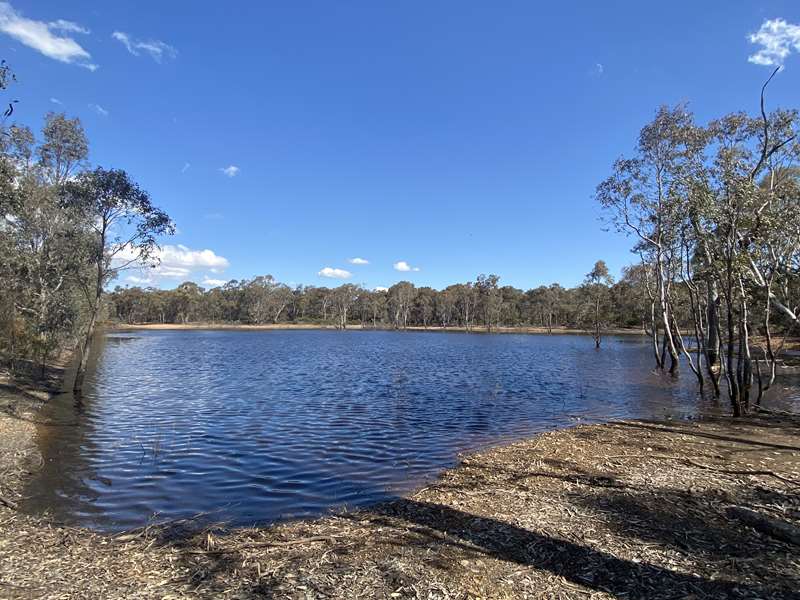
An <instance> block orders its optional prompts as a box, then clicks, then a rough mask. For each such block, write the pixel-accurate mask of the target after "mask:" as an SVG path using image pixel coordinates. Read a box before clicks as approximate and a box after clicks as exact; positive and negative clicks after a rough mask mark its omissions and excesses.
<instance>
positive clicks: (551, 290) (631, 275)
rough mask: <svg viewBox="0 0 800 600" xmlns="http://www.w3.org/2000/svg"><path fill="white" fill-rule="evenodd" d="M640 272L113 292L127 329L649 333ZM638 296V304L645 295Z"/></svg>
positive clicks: (247, 283) (115, 313) (115, 310)
mask: <svg viewBox="0 0 800 600" xmlns="http://www.w3.org/2000/svg"><path fill="white" fill-rule="evenodd" d="M637 273H638V268H633V269H629V270H626V271H625V276H624V277H623V278H622V279H621V280H620V281H619V282H618V283H612V279H611V277H610V275H609V273H608V269H607V267H606V265H605V263H604V262H603V261H598V262H597V263H596V264H595V266H594V268H593V269H592V271H591V273H590V274H589V275H587V277H586V281H585V282H584V283H583V284H581V285H579V286H577V287H574V288H571V289H568V288H564V287H562V286H561V285H559V284H557V283H554V284H552V285H550V286H540V287H537V288H534V289H529V290H527V291H523V290H521V289H518V288H515V287H512V286H501V285H500V278H499V277H498V276H497V275H479V276H478V277H477V278H476V280H475V281H470V282H466V283H458V284H454V285H450V286H448V287H446V288H444V289H442V290H436V289H433V288H431V287H417V286H415V285H414V284H413V283H411V282H409V281H400V282H398V283H396V284H394V285H393V286H392V287H390V288H388V289H387V290H369V289H366V288H364V287H362V286H360V285H354V284H349V283H348V284H344V285H340V286H338V287H333V288H329V287H318V286H303V285H299V286H295V287H290V286H288V285H286V284H283V283H280V282H278V281H276V280H275V279H274V278H273V277H272V276H271V275H264V276H259V277H255V278H253V279H249V280H241V281H238V280H233V281H229V282H228V283H226V284H224V285H222V286H219V287H214V288H211V289H205V288H203V287H201V286H199V285H198V284H196V283H194V282H191V281H187V282H185V283H182V284H181V285H179V286H177V287H176V288H175V289H172V290H161V289H155V288H141V287H116V288H115V289H114V291H112V292H111V293H110V294H109V309H110V313H109V315H110V317H111V318H112V319H114V320H116V321H118V322H120V323H127V324H136V323H181V324H185V323H198V322H200V323H243V324H253V325H263V324H277V323H322V324H330V325H334V326H336V327H338V328H340V329H345V328H346V327H347V326H348V325H352V324H358V325H361V326H362V327H373V328H387V327H388V328H394V329H407V328H408V327H461V328H464V329H466V330H467V331H471V330H475V329H478V328H480V329H483V330H486V331H493V330H496V329H497V328H499V327H504V326H505V327H516V326H523V325H527V326H535V327H542V328H546V329H548V330H552V329H553V328H554V327H561V326H567V327H575V328H581V329H585V330H586V331H587V332H591V333H592V334H593V335H595V336H596V341H597V344H598V346H599V343H600V339H601V335H602V332H603V331H604V330H605V329H607V328H608V327H610V326H612V325H613V326H618V327H642V326H643V324H644V323H645V321H644V317H645V308H646V306H645V302H644V295H643V294H644V291H643V289H642V288H641V285H640V283H639V280H638V279H637ZM637 298H638V299H637Z"/></svg>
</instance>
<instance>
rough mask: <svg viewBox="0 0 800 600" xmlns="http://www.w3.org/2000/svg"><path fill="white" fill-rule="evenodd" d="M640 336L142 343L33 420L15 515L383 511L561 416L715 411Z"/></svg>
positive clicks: (109, 360)
mask: <svg viewBox="0 0 800 600" xmlns="http://www.w3.org/2000/svg"><path fill="white" fill-rule="evenodd" d="M649 350H650V349H649V346H648V344H647V342H646V341H645V340H643V339H640V338H609V339H607V340H606V341H605V347H604V348H603V349H602V350H600V351H596V350H595V349H594V348H593V342H592V341H591V340H590V339H588V338H585V337H578V336H558V335H554V336H528V335H509V334H503V335H463V334H444V333H439V334H429V333H397V332H332V331H266V332H264V331H261V332H232V331H146V332H138V333H136V334H120V333H117V334H114V335H108V336H106V337H105V338H104V341H103V343H102V344H100V345H99V348H98V358H97V361H96V365H95V368H94V369H93V371H92V373H91V374H90V377H89V378H88V379H87V383H86V390H85V392H84V396H83V397H82V398H81V399H78V400H76V399H74V398H72V397H71V396H68V395H64V396H62V397H60V398H58V399H56V400H54V401H53V402H52V403H51V404H50V405H49V406H48V407H47V409H46V414H44V415H43V419H47V420H48V421H50V422H52V423H54V424H53V425H47V426H41V427H40V430H39V445H40V449H41V452H42V455H43V457H44V460H45V463H44V468H43V470H42V471H41V473H39V474H38V475H37V477H36V478H35V479H34V480H33V481H32V482H31V484H30V486H29V489H28V490H27V493H26V495H28V496H30V499H29V500H28V501H27V504H26V509H27V510H29V511H31V512H42V511H45V510H46V511H49V512H50V513H51V514H52V515H53V516H54V517H55V518H57V519H60V520H64V521H67V522H71V523H79V524H83V525H88V526H92V527H96V528H100V529H106V530H115V529H123V528H129V527H136V526H139V525H142V524H144V523H145V522H147V521H148V520H149V519H151V518H153V516H154V515H157V518H164V519H167V518H179V517H188V516H193V515H196V514H197V513H201V512H212V513H213V518H214V519H217V520H226V521H228V522H230V523H231V524H235V525H249V524H254V523H266V522H270V521H274V520H276V519H281V518H289V517H297V516H305V515H314V514H320V513H321V512H324V511H325V510H327V509H329V508H331V507H335V506H342V505H350V506H352V505H362V504H365V503H370V502H374V501H377V500H381V499H385V498H387V497H389V496H391V495H394V494H397V493H399V492H401V491H403V490H406V489H408V488H409V486H412V485H416V484H418V483H419V482H420V481H422V480H424V479H425V478H428V477H431V476H433V475H435V474H436V473H437V472H438V471H440V470H441V469H442V468H444V467H448V466H451V465H453V464H454V462H455V460H456V455H457V454H458V453H459V452H461V451H465V450H471V449H475V448H478V447H481V446H485V445H487V444H493V443H498V442H502V441H506V440H510V439H515V438H520V437H523V436H526V435H529V434H531V433H534V432H537V431H542V430H544V429H547V428H552V427H557V426H564V425H569V424H573V423H576V422H592V421H599V420H606V419H612V418H623V417H665V416H672V417H682V416H686V415H689V414H693V413H697V412H698V411H702V410H706V411H707V410H713V405H710V404H708V403H707V402H706V401H704V400H702V399H701V398H699V397H698V394H697V391H696V387H695V381H694V379H693V377H692V376H691V374H690V373H689V374H686V375H684V376H683V377H682V378H678V379H673V378H670V377H669V376H665V375H663V374H659V373H654V372H652V370H651V368H652V364H651V363H652V357H651V354H650V351H649Z"/></svg>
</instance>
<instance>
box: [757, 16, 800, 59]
mask: <svg viewBox="0 0 800 600" xmlns="http://www.w3.org/2000/svg"><path fill="white" fill-rule="evenodd" d="M747 39H748V40H750V43H751V44H759V45H760V46H761V48H760V49H759V50H758V52H756V53H755V54H751V55H750V56H748V57H747V60H748V61H749V62H751V63H753V64H756V65H764V66H777V65H783V61H785V60H786V58H787V57H788V56H789V54H791V53H792V50H794V51H795V52H800V25H794V24H792V23H787V22H786V21H785V20H783V19H769V20H767V21H764V22H763V23H762V24H761V27H760V28H759V30H758V31H757V32H756V33H751V34H750V35H749V36H747Z"/></svg>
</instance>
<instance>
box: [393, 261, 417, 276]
mask: <svg viewBox="0 0 800 600" xmlns="http://www.w3.org/2000/svg"><path fill="white" fill-rule="evenodd" d="M392 266H393V267H394V270H395V271H400V272H401V273H408V272H410V271H419V267H412V266H411V265H410V264H408V263H407V262H406V261H404V260H398V261H397V262H396V263H394V264H393V265H392Z"/></svg>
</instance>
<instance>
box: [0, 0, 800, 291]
mask: <svg viewBox="0 0 800 600" xmlns="http://www.w3.org/2000/svg"><path fill="white" fill-rule="evenodd" d="M775 19H782V20H783V21H785V23H782V22H779V21H774V20H775ZM65 21H66V23H65ZM765 21H771V22H772V26H771V27H769V26H768V27H766V28H765V29H764V30H763V31H762V35H761V36H760V37H759V40H760V42H761V43H753V42H751V41H750V40H749V39H748V35H749V34H753V33H756V32H758V31H759V30H760V28H761V27H762V25H763V24H764V23H765ZM798 24H800V3H798V2H796V0H794V1H785V2H729V1H725V2H722V1H719V2H702V3H698V2H669V3H650V2H602V3H601V2H592V3H589V2H585V3H577V2H560V3H552V4H548V5H545V4H544V3H534V2H527V1H519V2H503V3H477V2H473V3H470V2H455V1H453V2H444V1H443V2H403V3H399V2H393V3H390V2H368V1H366V0H365V1H363V2H355V1H349V2H330V1H318V2H291V3H262V2H258V3H256V2H224V3H222V2H220V3H211V2H197V1H196V0H195V1H193V2H181V1H175V0H173V1H170V2H154V1H151V2H123V1H115V2H81V1H72V2H58V1H46V0H37V1H35V2H32V1H25V2H23V1H15V2H12V3H10V4H9V3H0V32H2V33H0V40H1V41H0V47H2V49H3V52H2V56H3V57H5V58H6V60H8V61H9V63H10V64H11V65H12V67H13V69H14V70H15V72H16V73H17V77H18V84H17V85H15V87H14V88H13V90H11V92H10V94H11V95H12V96H13V97H14V98H17V99H19V104H18V105H17V107H16V115H15V116H16V118H17V119H18V121H19V122H23V123H26V124H28V125H30V126H32V127H34V128H37V127H38V126H39V125H40V123H41V118H42V116H43V115H44V114H45V113H46V112H47V111H49V110H59V111H64V112H66V113H67V114H68V115H70V116H78V117H80V118H81V120H82V121H83V123H84V126H85V128H86V131H87V133H88V135H89V138H90V141H91V161H92V163H93V164H99V165H102V166H105V167H116V168H124V169H125V170H127V171H128V172H129V173H130V174H131V175H132V176H133V177H134V178H135V179H136V180H137V181H138V182H139V183H140V184H141V185H142V186H143V187H144V188H145V189H147V190H148V191H149V192H150V193H151V195H152V197H153V199H154V201H155V202H156V203H157V204H158V205H160V206H161V207H163V208H164V209H166V210H167V212H168V213H169V214H170V215H171V216H172V217H173V218H174V219H175V221H176V223H177V226H178V229H179V234H178V235H176V236H175V237H173V238H171V239H169V240H165V244H168V246H165V249H164V260H163V262H162V266H161V268H160V269H158V270H157V271H155V272H151V273H149V274H148V276H147V278H148V279H150V281H151V282H153V283H155V284H156V285H160V286H162V287H172V286H174V285H176V284H178V283H180V282H181V281H182V280H184V279H192V280H195V281H198V282H203V281H206V282H214V281H215V280H227V279H232V278H236V279H241V278H246V277H252V276H254V275H258V274H267V273H269V274H272V275H273V276H274V277H276V278H277V279H279V280H280V281H284V282H289V283H303V284H314V285H338V284H339V283H340V282H342V281H351V282H354V283H361V284H364V285H366V286H367V287H370V288H372V287H377V286H389V285H391V284H392V283H395V282H396V281H399V280H401V279H408V280H410V281H413V282H414V283H415V284H417V285H431V286H434V287H442V286H444V285H447V284H450V283H454V282H460V281H467V280H471V279H474V277H475V276H476V275H477V274H478V273H489V272H493V273H497V274H498V275H500V277H501V283H503V284H511V285H515V286H518V287H521V288H529V287H534V286H537V285H540V284H549V283H551V282H553V281H559V282H561V283H563V284H565V285H574V284H576V283H578V282H579V281H580V280H581V279H582V278H583V275H584V274H585V273H586V272H588V271H589V270H590V269H591V266H592V264H593V263H594V261H595V260H597V259H601V258H602V259H604V260H606V262H607V263H608V264H609V266H610V267H611V268H612V271H613V272H614V273H615V274H617V275H618V274H619V270H620V269H621V268H622V267H623V266H624V265H626V264H628V263H630V262H632V261H633V259H634V257H633V256H632V255H631V254H630V253H629V252H628V249H629V247H630V245H631V241H630V240H628V239H626V238H625V237H623V236H620V235H619V234H615V233H610V232H605V231H603V225H602V223H601V220H600V217H601V211H600V210H599V207H598V206H597V205H596V204H595V202H594V201H593V199H592V194H593V190H594V188H595V186H596V185H597V183H598V182H600V181H601V180H602V179H603V178H604V177H605V176H607V175H608V174H609V171H610V165H611V163H612V161H613V160H614V158H616V157H617V156H619V155H620V154H623V153H628V152H629V151H630V150H631V149H632V147H633V145H634V142H635V139H636V135H637V132H638V130H639V129H640V128H641V126H642V125H643V124H644V123H646V122H647V121H648V120H649V119H650V118H651V116H652V115H653V112H654V111H655V109H656V108H657V107H658V106H659V105H660V104H664V103H666V104H672V103H676V102H682V101H688V102H689V103H690V106H691V108H692V109H693V110H694V112H695V113H696V115H697V117H698V119H699V120H706V119H708V118H711V117H714V116H718V115H721V114H724V113H726V112H730V111H734V110H740V109H746V110H750V111H753V112H755V111H756V110H757V106H758V92H759V88H760V86H761V84H762V83H763V81H764V80H765V78H766V77H767V76H768V75H769V73H770V70H771V67H769V66H768V65H765V64H756V63H758V62H761V63H777V62H782V63H783V64H784V66H785V69H784V70H783V71H782V72H781V73H780V75H779V76H778V77H777V78H776V80H775V81H774V83H773V85H772V86H771V89H770V91H769V96H768V101H769V105H770V107H777V106H797V104H798V91H800V55H799V54H800V52H798V50H800V28H798V27H796V26H795V25H798ZM759 50H761V51H762V53H761V54H758V55H757V54H756V53H758V52H759ZM753 56H756V58H754V59H751V60H748V57H753ZM754 61H755V62H754ZM230 167H233V168H230ZM226 169H227V170H226ZM353 258H363V259H365V260H367V261H368V262H369V264H361V265H359V264H351V263H350V262H348V260H349V259H353ZM326 268H327V270H326ZM398 268H399V269H405V268H407V269H408V270H398ZM320 273H322V275H320ZM345 273H350V277H349V279H337V278H335V277H334V278H330V277H324V276H323V275H324V274H328V275H334V276H335V275H339V276H344V275H345ZM136 277H140V278H141V277H143V275H142V274H135V273H127V274H125V275H123V276H122V277H121V281H120V282H121V283H123V284H124V283H126V282H127V283H132V282H136V281H137V279H135V278H136ZM129 278H131V279H129Z"/></svg>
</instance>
